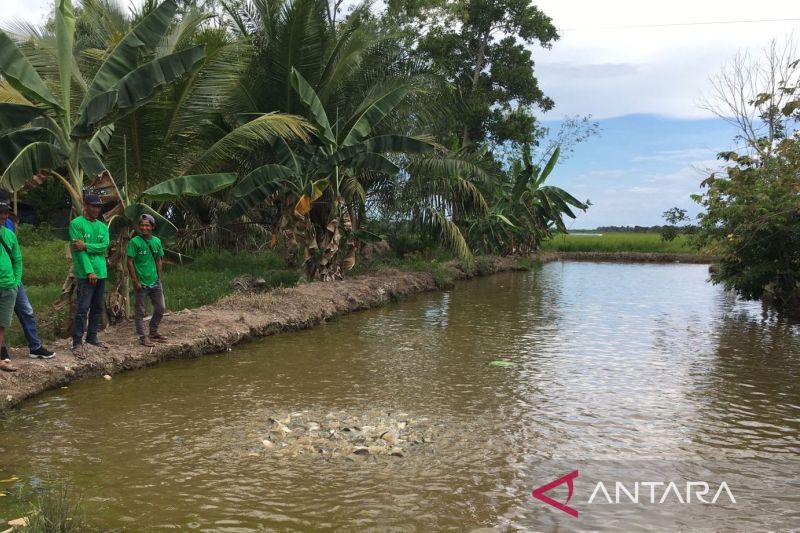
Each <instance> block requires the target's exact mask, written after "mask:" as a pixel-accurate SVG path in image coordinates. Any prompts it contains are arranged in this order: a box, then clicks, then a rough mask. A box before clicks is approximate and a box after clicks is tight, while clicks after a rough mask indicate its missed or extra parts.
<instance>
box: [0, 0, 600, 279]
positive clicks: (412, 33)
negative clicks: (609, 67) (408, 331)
mask: <svg viewBox="0 0 800 533" xmlns="http://www.w3.org/2000/svg"><path fill="white" fill-rule="evenodd" d="M341 4H342V3H341V2H332V3H331V2H327V1H322V0H228V1H218V2H216V1H207V2H190V1H178V0H163V1H160V2H159V1H155V0H149V1H146V2H144V3H143V5H142V6H141V8H139V9H137V10H134V11H132V12H129V13H128V12H124V11H122V10H120V9H119V8H117V7H115V5H114V4H113V3H112V2H106V1H104V0H83V1H81V2H78V3H77V4H76V5H75V6H73V5H72V1H71V0H55V10H54V12H53V16H52V19H51V21H50V22H49V23H48V24H46V25H45V26H44V27H41V28H38V27H33V26H31V25H27V24H8V25H6V26H5V27H4V28H3V29H2V30H0V42H1V44H2V45H3V46H2V53H0V75H1V77H0V170H2V171H3V177H2V186H3V187H4V188H6V189H8V190H10V191H14V192H17V193H18V194H19V195H20V197H21V199H22V200H23V201H25V200H26V199H29V200H30V201H29V203H30V204H32V205H39V206H41V205H50V206H53V207H54V208H60V207H61V206H65V205H70V203H71V205H72V206H73V208H74V209H75V210H77V211H80V210H81V205H80V203H81V197H82V195H83V193H84V192H86V190H88V189H92V190H95V191H96V192H98V193H100V194H102V195H103V197H104V199H105V200H106V202H107V204H108V207H107V209H106V212H105V213H104V216H105V218H106V220H108V221H109V224H110V226H111V228H112V230H113V231H112V234H113V235H112V237H113V239H114V240H115V242H116V247H117V249H118V250H119V249H122V248H123V246H124V240H125V239H126V238H127V236H128V235H129V233H130V231H131V224H130V222H131V220H132V219H133V218H135V217H136V215H137V214H138V213H140V212H143V211H147V212H150V213H152V214H154V215H155V216H157V218H158V221H159V223H158V225H157V228H158V229H159V231H160V232H161V234H162V235H161V236H162V237H163V238H165V239H166V240H168V241H172V244H173V246H174V247H176V249H178V250H180V251H183V252H187V251H188V252H197V251H200V250H203V249H207V248H233V249H242V248H246V249H263V248H265V247H274V246H276V245H277V246H279V247H280V248H281V249H282V250H283V251H284V253H285V256H286V261H287V263H288V264H289V265H294V266H297V267H301V266H302V268H303V271H304V273H305V275H306V277H307V278H310V279H335V278H339V277H341V276H342V275H343V273H344V272H346V271H347V270H348V269H350V268H352V267H353V266H354V264H355V262H356V257H357V255H358V252H359V250H360V249H361V248H362V247H363V246H364V245H365V243H367V242H369V241H373V240H376V239H379V238H380V237H391V236H390V235H387V234H386V231H385V230H386V228H389V231H390V232H391V231H393V228H400V227H402V228H404V229H403V231H406V232H411V233H413V234H415V235H416V236H418V237H419V239H421V240H426V241H429V242H438V243H440V244H441V245H444V246H445V247H446V248H448V249H450V250H451V251H452V252H453V253H455V254H456V255H457V256H458V257H460V258H461V259H463V260H465V261H467V262H468V261H470V260H471V257H472V252H473V250H480V251H491V252H494V253H519V252H525V251H529V250H531V249H534V248H536V247H537V246H538V243H539V242H541V240H542V238H544V237H546V236H548V235H550V234H551V233H552V232H553V231H559V230H563V229H564V224H563V222H562V217H563V216H569V217H574V216H575V213H574V211H573V209H576V208H577V209H585V208H586V207H587V205H588V204H587V203H586V202H581V201H578V200H577V199H575V198H573V197H572V196H570V195H569V194H568V193H567V192H566V191H563V190H561V189H558V188H556V187H550V186H546V185H544V183H543V182H544V180H545V178H546V177H547V175H548V174H549V173H550V171H551V170H552V168H553V166H554V165H555V161H556V160H557V158H558V150H557V147H556V146H548V147H547V148H546V149H545V153H544V154H543V155H542V154H539V155H538V156H537V157H539V158H542V157H543V158H545V159H546V158H550V159H549V162H548V163H547V164H545V165H544V169H541V168H539V167H538V166H537V165H535V164H534V163H533V162H532V159H531V156H530V147H531V146H535V145H536V144H537V142H538V141H539V139H540V137H541V135H542V132H543V130H542V129H541V128H539V127H538V125H537V123H536V119H535V118H534V114H533V113H534V108H535V107H538V108H540V109H544V110H547V109H549V108H551V107H552V105H553V102H552V101H551V100H550V99H549V98H548V97H547V96H546V95H544V94H543V93H542V91H541V90H540V88H539V86H538V84H537V80H536V77H535V75H534V70H533V60H532V53H533V52H532V51H531V48H530V46H531V45H533V44H538V45H541V46H543V47H550V46H551V45H552V43H553V42H554V41H556V40H557V39H558V35H557V33H556V30H555V28H554V26H553V24H552V22H551V20H550V19H549V18H548V17H547V16H546V15H545V14H544V13H542V12H541V11H539V10H538V9H537V8H536V7H534V6H531V5H530V4H529V3H528V2H524V1H520V0H503V1H495V2H485V1H483V0H459V1H440V0H419V1H416V0H412V1H403V2H388V3H387V4H386V5H385V6H381V8H382V9H383V10H382V11H381V10H379V9H378V6H370V5H368V4H364V5H360V6H357V7H354V8H351V9H350V11H349V12H348V13H343V12H342V10H341ZM576 123H577V122H576ZM578 129H581V131H580V132H579V133H576V137H577V138H579V140H583V139H585V137H586V135H587V133H586V132H588V131H591V128H576V132H577V131H578ZM509 154H517V155H518V156H519V157H517V158H514V157H512V158H509ZM515 159H519V161H516V160H515ZM53 183H59V184H61V185H62V186H63V187H64V189H65V190H66V191H67V193H66V196H67V198H64V199H62V200H61V201H59V199H58V195H57V194H55V197H54V189H53V185H52V184H53ZM70 200H71V202H70ZM487 234H490V235H492V237H491V239H488V240H487V237H486V235H487ZM115 257H116V256H115ZM123 282H124V269H123V272H122V279H121V281H120V283H121V285H120V287H118V291H120V292H121V293H123V294H124V293H125V292H126V287H124V284H123Z"/></svg>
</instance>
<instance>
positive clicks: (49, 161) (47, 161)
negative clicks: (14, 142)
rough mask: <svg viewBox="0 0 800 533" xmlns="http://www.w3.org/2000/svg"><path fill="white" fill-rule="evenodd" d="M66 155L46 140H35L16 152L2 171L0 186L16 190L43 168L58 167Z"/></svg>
mask: <svg viewBox="0 0 800 533" xmlns="http://www.w3.org/2000/svg"><path fill="white" fill-rule="evenodd" d="M66 158H67V155H66V154H65V153H64V152H62V151H61V149H60V148H59V147H58V146H56V145H54V144H50V143H47V142H35V143H31V144H29V145H27V146H26V147H25V148H23V149H22V151H20V152H19V154H17V156H16V157H15V158H14V160H13V161H12V162H11V163H10V164H9V165H8V167H7V168H6V170H5V172H3V177H2V180H0V183H2V186H3V187H5V188H7V189H9V190H11V191H17V190H19V189H21V188H22V186H23V185H25V182H27V181H28V180H29V179H31V178H32V177H33V175H34V174H36V173H38V172H39V171H40V170H42V169H43V168H58V167H60V166H61V165H63V164H64V161H65V160H66Z"/></svg>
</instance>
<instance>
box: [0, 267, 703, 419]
mask: <svg viewBox="0 0 800 533" xmlns="http://www.w3.org/2000/svg"><path fill="white" fill-rule="evenodd" d="M531 259H532V260H535V261H540V262H550V261H559V260H563V261H613V262H660V263H674V262H685V263H709V262H711V261H712V260H713V258H709V257H705V256H692V255H686V254H641V253H605V252H542V253H540V254H537V255H536V256H534V257H533V258H531ZM448 268H449V270H450V276H451V277H452V278H453V279H455V280H463V279H468V278H471V277H476V276H485V275H491V274H494V273H497V272H503V271H510V270H521V269H523V267H522V266H521V264H520V262H519V261H518V260H517V259H513V258H502V257H481V258H479V260H478V261H477V262H476V265H475V268H473V271H472V272H470V273H467V272H466V271H465V270H464V269H463V268H461V267H460V266H459V265H458V264H456V263H452V264H450V265H448ZM440 288H441V281H439V283H438V284H437V281H436V280H435V279H434V278H433V276H432V275H431V274H429V273H427V272H399V271H387V272H382V273H378V274H373V275H367V276H358V277H353V278H348V279H345V280H343V281H340V282H334V283H308V284H303V285H299V286H297V287H293V288H290V289H279V290H273V291H269V292H256V293H251V294H235V295H232V296H228V297H226V298H223V299H222V300H221V301H220V302H218V303H217V304H214V305H209V306H203V307H199V308H195V309H184V310H182V311H173V312H170V313H168V314H167V315H166V318H165V320H164V323H163V325H162V330H163V333H164V334H165V335H166V336H167V337H168V340H167V341H166V342H164V343H159V344H158V345H157V346H156V347H155V348H145V347H143V346H140V345H139V344H138V342H136V339H135V337H134V335H133V325H132V323H131V322H130V321H126V322H123V323H121V324H117V325H114V326H110V327H109V328H107V329H106V330H105V331H104V332H103V333H102V334H101V338H102V339H103V340H104V341H105V342H106V343H107V344H108V345H109V348H108V349H107V350H101V349H97V348H93V347H91V346H89V347H88V348H90V349H89V350H88V353H87V357H86V358H85V359H83V360H79V359H76V358H75V357H74V356H73V355H72V354H71V352H70V350H69V342H70V340H69V339H60V340H57V341H55V342H54V343H51V344H49V346H50V347H51V348H52V349H53V350H55V351H56V354H57V355H56V357H55V358H53V359H51V360H47V361H41V360H34V359H30V358H28V350H27V348H15V349H12V350H11V353H12V358H13V363H14V365H15V366H16V367H17V369H18V370H17V372H14V373H6V372H3V373H0V406H1V407H4V408H8V407H13V406H16V405H18V404H19V403H20V402H22V401H23V400H25V399H27V398H30V397H32V396H35V395H37V394H40V393H42V392H44V391H46V390H49V389H55V388H58V387H64V386H66V385H68V384H70V383H72V382H74V381H77V380H80V379H84V378H89V377H102V376H107V378H108V377H113V375H114V374H118V373H120V372H125V371H128V370H135V369H138V368H143V367H146V366H151V365H154V364H157V363H159V362H161V361H167V360H171V359H181V358H192V357H199V356H201V355H206V354H212V353H220V352H224V351H228V350H230V348H231V346H233V345H235V344H238V343H240V342H244V341H247V340H251V339H256V338H259V337H264V336H268V335H273V334H276V333H281V332H285V331H297V330H302V329H307V328H310V327H313V326H315V325H317V324H320V323H322V322H325V321H327V320H330V319H331V318H334V317H336V316H339V315H342V314H345V313H350V312H354V311H360V310H365V309H371V308H375V307H379V306H382V305H385V304H387V303H389V302H392V301H396V300H399V299H403V298H405V297H408V296H411V295H413V294H417V293H420V292H425V291H433V290H437V289H440Z"/></svg>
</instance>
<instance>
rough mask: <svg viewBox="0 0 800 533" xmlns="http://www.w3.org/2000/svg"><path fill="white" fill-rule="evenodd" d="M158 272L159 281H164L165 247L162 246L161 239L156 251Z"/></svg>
mask: <svg viewBox="0 0 800 533" xmlns="http://www.w3.org/2000/svg"><path fill="white" fill-rule="evenodd" d="M156 253H157V255H156V270H157V271H158V281H164V261H163V260H162V259H163V257H164V247H163V245H162V244H161V239H159V240H158V249H157V251H156Z"/></svg>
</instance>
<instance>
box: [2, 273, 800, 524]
mask: <svg viewBox="0 0 800 533" xmlns="http://www.w3.org/2000/svg"><path fill="white" fill-rule="evenodd" d="M706 278H707V266H704V265H631V264H599V263H549V264H546V265H544V266H542V267H541V268H540V269H538V270H535V271H533V272H526V273H507V274H499V275H495V276H491V277H488V278H483V279H477V280H473V281H468V282H463V283H459V284H458V285H457V286H456V288H455V289H454V290H452V291H449V292H439V293H428V294H422V295H419V296H416V297H414V298H412V299H410V300H408V301H405V302H401V303H398V304H392V305H390V306H387V307H385V308H381V309H377V310H372V311H367V312H363V313H357V314H353V315H350V316H344V317H341V318H340V319H338V320H336V321H334V322H331V323H328V324H325V325H323V326H320V327H318V328H315V329H312V330H308V331H303V332H297V333H291V334H282V335H277V336H274V337H269V338H266V339H263V340H260V341H258V342H255V343H251V344H247V345H242V346H239V347H236V348H234V349H233V351H232V352H229V353H225V354H220V355H217V356H208V357H204V358H201V359H195V360H185V361H173V362H169V363H164V364H161V365H159V366H158V367H155V368H150V369H146V370H142V371H137V372H132V373H130V374H123V375H119V376H115V377H114V379H113V380H112V381H104V380H100V379H97V380H89V381H84V382H80V383H76V384H74V385H71V386H70V387H69V388H67V389H62V390H56V391H51V392H48V393H45V394H43V395H41V396H39V397H37V398H34V399H32V400H29V401H27V402H26V403H24V404H23V405H22V406H21V407H20V409H19V410H18V411H17V412H14V413H12V415H11V416H10V417H9V418H8V419H7V420H6V421H4V422H3V423H2V425H0V453H1V455H0V457H1V459H0V479H8V478H10V477H11V476H17V477H19V478H20V480H19V481H18V482H17V483H19V484H25V485H31V484H33V485H35V484H36V483H37V482H38V480H39V479H41V478H43V477H45V476H48V475H49V476H54V475H66V476H68V477H69V478H70V479H71V480H72V481H73V483H74V484H75V485H77V486H78V487H79V488H80V490H81V491H82V493H83V496H84V503H85V507H86V508H87V511H88V514H89V517H90V522H91V523H92V524H94V525H96V526H98V527H101V528H109V529H113V528H116V529H121V530H125V531H161V530H188V529H197V530H200V531H223V532H246V531H265V530H281V531H286V530H334V529H337V530H342V529H343V530H351V531H364V530H375V531H383V530H401V531H406V530H408V531H413V530H418V531H434V530H447V529H451V530H458V531H469V530H472V529H478V528H491V527H496V528H497V529H498V530H505V529H523V530H529V531H554V530H556V529H561V530H564V531H573V530H581V529H583V530H586V529H597V530H608V531H621V530H624V531H658V532H667V531H679V530H686V531H720V530H725V529H728V530H736V531H758V530H765V529H771V530H783V529H786V530H788V529H790V528H791V527H796V525H797V524H798V523H800V500H798V495H799V494H800V487H798V473H800V468H799V467H800V461H799V460H798V459H797V457H798V454H800V327H798V326H796V325H791V324H787V323H784V322H782V321H779V320H776V319H774V318H769V317H764V316H762V314H761V308H760V306H759V305H755V304H749V303H742V302H738V301H737V300H736V299H735V298H734V297H732V296H731V295H730V294H727V293H725V292H724V291H722V290H721V289H720V288H718V287H714V286H711V285H710V284H708V283H707V282H706ZM500 360H502V361H507V362H505V363H501V364H498V363H497V361H500ZM575 470H577V471H579V474H577V475H576V477H574V478H572V481H574V494H573V495H572V497H571V499H570V500H569V502H568V504H567V505H568V507H569V508H571V509H574V510H576V511H579V512H580V516H579V517H577V518H576V517H574V516H573V515H572V514H569V513H567V512H564V511H562V510H559V509H557V508H554V507H552V506H550V505H547V504H546V503H544V502H543V501H540V500H538V499H535V498H533V497H532V495H531V491H532V490H533V489H536V488H537V487H540V486H542V485H545V484H546V483H548V482H550V481H552V480H554V479H556V478H559V477H561V476H563V475H565V474H568V473H570V472H572V471H575ZM598 481H602V482H603V483H604V486H605V487H607V491H608V493H609V495H608V498H607V497H606V495H604V494H602V493H598V494H596V495H595V498H594V500H593V501H592V502H591V503H590V502H589V500H590V496H591V495H592V493H593V492H594V491H595V490H596V489H597V482H598ZM616 481H621V482H623V486H624V487H625V488H626V489H627V490H629V491H630V492H633V491H634V487H635V486H637V484H638V486H639V492H640V494H639V497H638V503H632V502H631V501H630V498H628V497H627V496H625V495H624V494H625V493H624V492H623V499H622V500H623V501H622V502H620V503H617V501H616V500H617V495H616V493H615V482H616ZM656 481H657V482H663V483H664V485H658V487H659V488H657V489H655V488H653V487H655V485H641V483H642V482H656ZM687 481H696V482H706V483H707V484H708V485H709V486H710V490H709V492H707V493H706V496H705V499H706V500H708V501H709V502H710V501H711V499H712V498H713V497H714V496H715V493H716V492H717V489H718V487H719V486H720V484H721V483H722V482H723V481H724V482H726V483H727V485H728V486H729V489H730V492H729V493H730V494H732V495H733V499H735V500H736V503H733V502H732V501H731V498H730V497H729V496H728V494H727V493H724V492H723V493H721V495H720V498H719V501H718V502H716V503H707V504H698V503H697V500H696V498H695V499H693V500H692V501H691V502H685V501H683V503H682V502H681V501H679V500H685V499H686V482H687ZM670 482H675V486H676V487H678V491H677V492H679V494H680V498H678V497H676V495H675V493H674V492H673V493H671V494H667V498H666V499H665V501H664V502H662V501H660V500H661V497H662V496H663V494H664V492H665V490H664V489H665V487H669V485H668V484H669V483H670ZM13 485H14V484H13V483H5V484H3V485H2V486H0V490H4V491H8V492H10V493H13V491H14V486H13ZM694 488H696V487H694ZM694 488H692V491H694ZM651 489H652V490H653V491H654V494H655V496H654V498H651V494H650V491H651ZM548 495H549V496H551V497H552V498H553V499H554V500H557V501H559V502H567V499H568V490H567V484H566V483H562V484H560V485H559V486H557V487H555V488H554V489H553V490H552V492H549V493H548ZM694 496H696V495H693V497H694ZM11 499H12V498H11V497H6V498H0V516H2V517H6V518H14V517H11V516H9V510H8V509H9V507H8V505H9V504H8V501H9V500H11Z"/></svg>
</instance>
